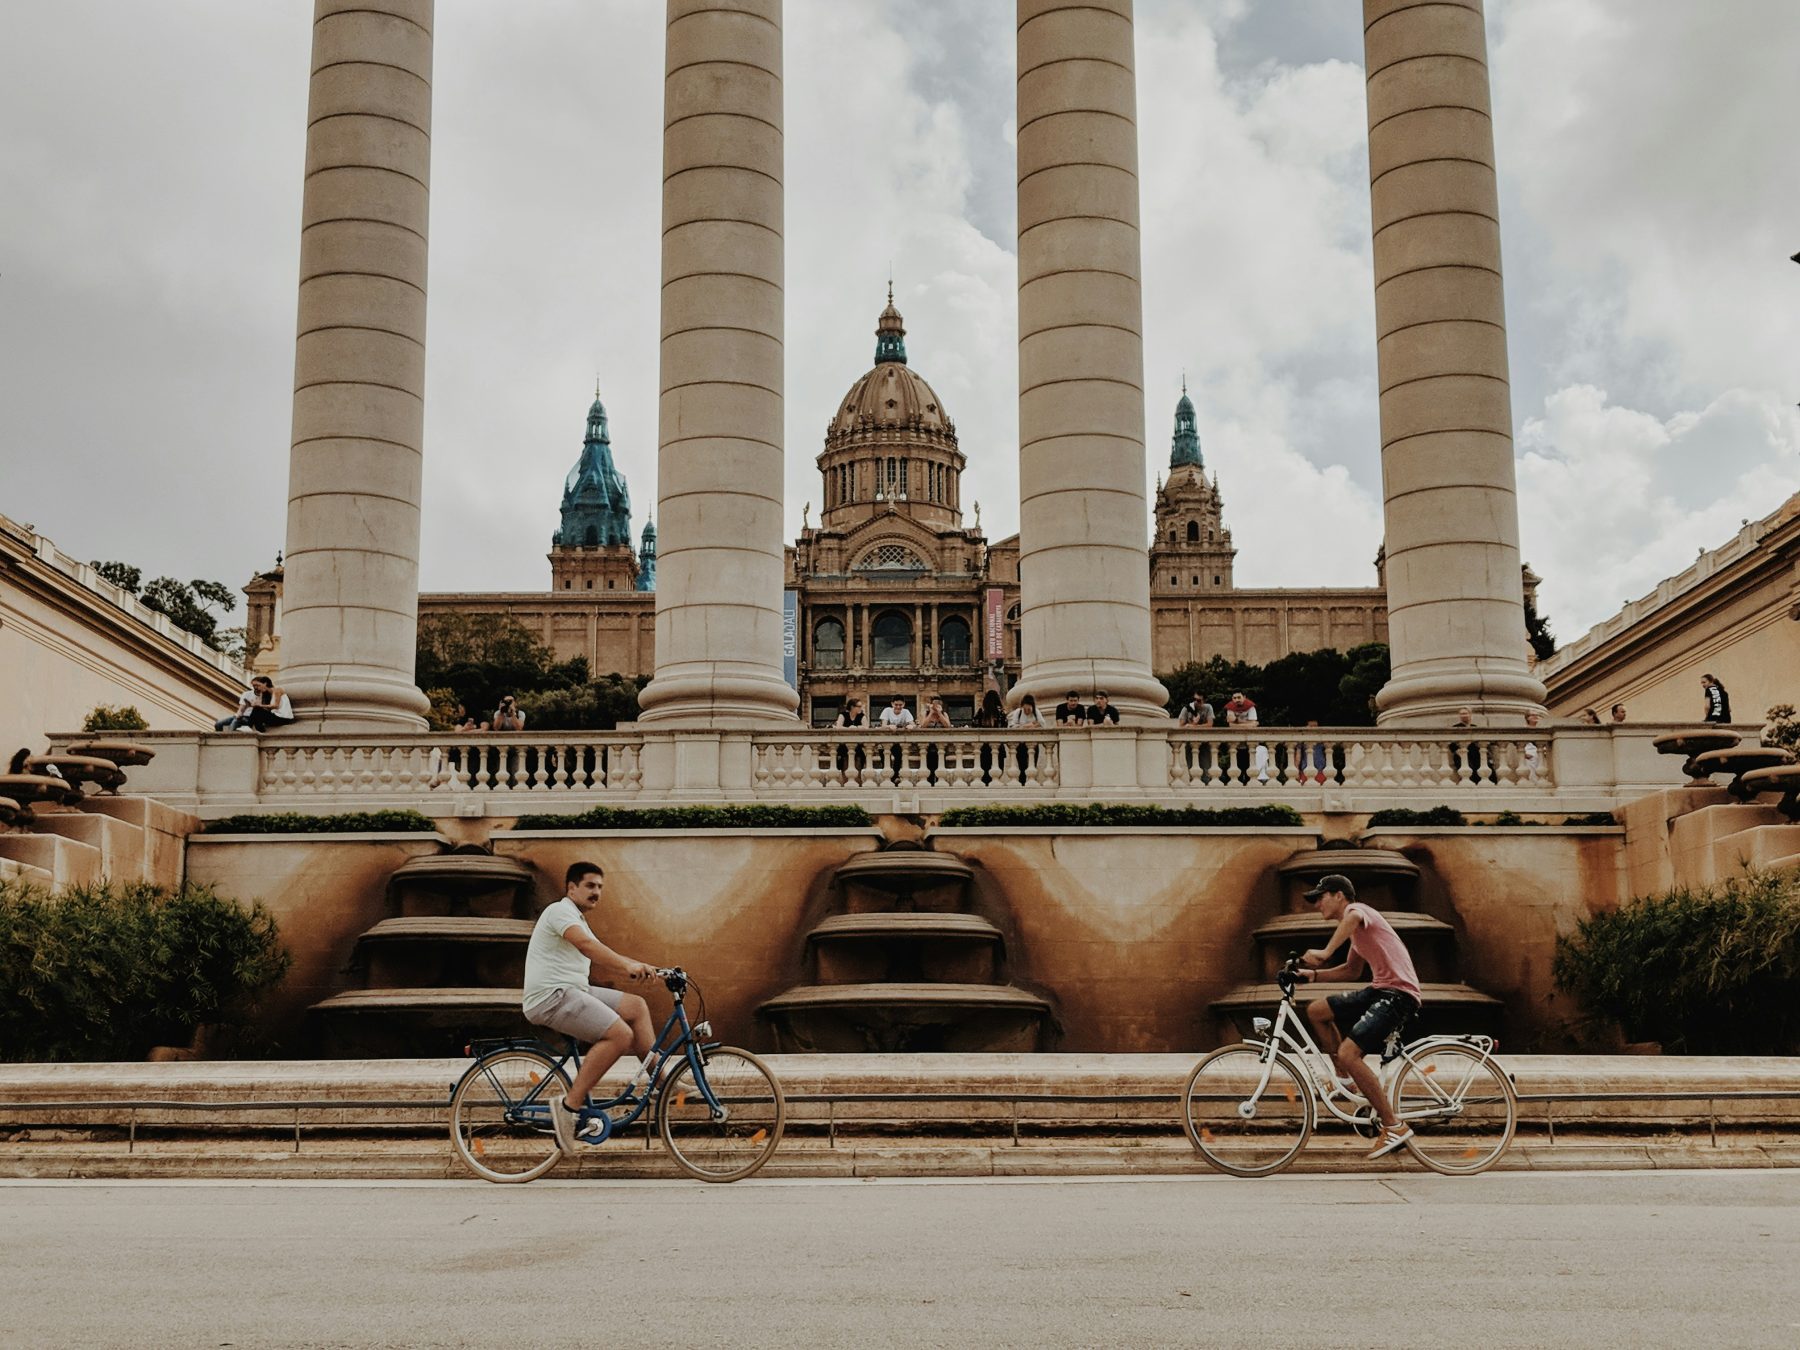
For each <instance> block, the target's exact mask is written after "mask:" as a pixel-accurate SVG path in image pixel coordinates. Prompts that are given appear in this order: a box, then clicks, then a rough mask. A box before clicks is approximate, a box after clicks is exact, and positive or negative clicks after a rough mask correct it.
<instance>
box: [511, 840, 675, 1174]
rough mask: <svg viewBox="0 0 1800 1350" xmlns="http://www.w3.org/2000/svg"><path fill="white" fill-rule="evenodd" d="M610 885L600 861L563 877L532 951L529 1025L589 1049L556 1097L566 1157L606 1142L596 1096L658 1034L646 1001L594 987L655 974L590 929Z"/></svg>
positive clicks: (553, 1108) (554, 1118) (528, 955)
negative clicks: (587, 1143)
mask: <svg viewBox="0 0 1800 1350" xmlns="http://www.w3.org/2000/svg"><path fill="white" fill-rule="evenodd" d="M605 887H606V873H605V872H604V871H603V870H601V867H600V864H599V863H591V862H578V863H571V864H570V866H569V870H568V871H567V872H565V873H564V874H563V897H562V899H560V900H557V901H554V902H552V903H551V904H550V905H549V906H547V907H546V908H545V910H544V912H543V913H542V914H540V915H538V921H537V926H536V927H535V928H533V929H532V930H531V941H530V943H529V944H527V946H526V948H525V996H524V999H523V1006H524V1010H525V1020H526V1021H527V1022H532V1023H535V1024H536V1025H538V1026H540V1027H549V1028H550V1029H551V1030H552V1031H560V1032H562V1033H563V1034H564V1035H565V1036H572V1037H573V1038H574V1039H575V1040H577V1041H578V1042H580V1043H581V1044H582V1045H583V1046H584V1047H585V1051H584V1053H583V1054H582V1057H581V1065H580V1067H579V1068H578V1069H576V1071H575V1081H574V1082H573V1083H571V1084H570V1085H569V1091H568V1095H567V1096H563V1097H557V1096H555V1095H552V1096H551V1099H550V1123H551V1125H552V1127H553V1128H554V1129H555V1131H556V1143H557V1146H558V1147H559V1148H561V1149H562V1151H563V1152H564V1153H573V1152H574V1151H575V1144H576V1142H577V1141H578V1140H583V1139H594V1138H598V1137H599V1136H600V1135H601V1133H602V1132H603V1131H604V1130H605V1128H606V1127H605V1125H604V1123H603V1122H601V1121H600V1120H599V1119H598V1118H597V1117H596V1116H594V1115H593V1114H592V1113H591V1112H590V1110H589V1107H588V1097H589V1095H590V1094H591V1093H592V1092H593V1090H594V1087H595V1085H596V1084H597V1083H599V1081H600V1080H601V1079H602V1078H603V1077H605V1075H606V1071H607V1070H608V1069H610V1068H612V1066H613V1065H615V1064H617V1063H618V1062H619V1057H620V1056H621V1055H623V1054H624V1053H625V1052H626V1051H627V1050H630V1051H632V1052H633V1053H634V1054H636V1055H637V1057H638V1058H639V1059H642V1058H644V1056H646V1055H648V1054H649V1053H650V1047H651V1045H652V1044H653V1043H654V1041H655V1036H656V1032H655V1028H654V1027H653V1026H652V1025H651V1023H650V1005H649V1004H648V1003H646V1002H644V1000H643V999H641V998H639V997H638V996H637V995H636V994H627V993H622V992H621V991H619V990H617V989H607V988H603V987H602V986H600V985H597V984H591V983H589V981H590V979H592V978H594V977H596V976H597V977H599V978H603V979H604V978H610V979H619V978H624V979H627V980H645V979H648V978H649V977H650V975H651V974H652V973H653V970H652V967H651V966H649V965H647V964H646V963H645V962H643V961H634V960H632V959H631V958H630V957H629V956H621V955H619V953H617V952H615V951H614V950H613V949H612V948H611V947H608V946H607V945H606V944H605V943H603V942H601V941H600V939H599V938H597V937H595V936H594V930H593V929H592V928H590V927H589V926H588V921H587V916H588V915H589V914H591V913H593V911H594V907H595V906H596V905H598V904H599V903H600V893H601V891H602V890H604V889H605Z"/></svg>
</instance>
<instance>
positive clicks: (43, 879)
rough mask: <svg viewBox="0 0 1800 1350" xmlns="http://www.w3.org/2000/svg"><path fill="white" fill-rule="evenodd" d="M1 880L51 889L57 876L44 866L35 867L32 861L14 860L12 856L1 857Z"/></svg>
mask: <svg viewBox="0 0 1800 1350" xmlns="http://www.w3.org/2000/svg"><path fill="white" fill-rule="evenodd" d="M0 881H13V882H17V883H18V884H20V885H22V886H39V887H42V888H43V889H44V890H49V889H51V887H53V886H54V885H55V884H56V880H55V878H54V877H52V876H51V875H50V873H48V872H46V871H45V870H44V869H43V868H41V867H33V866H32V865H31V864H30V863H22V862H14V861H13V860H12V859H11V858H0Z"/></svg>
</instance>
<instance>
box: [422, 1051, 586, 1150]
mask: <svg viewBox="0 0 1800 1350" xmlns="http://www.w3.org/2000/svg"><path fill="white" fill-rule="evenodd" d="M568 1091H569V1076H568V1075H567V1074H565V1073H564V1072H563V1071H562V1070H561V1069H559V1068H558V1067H557V1066H556V1061H555V1060H553V1059H551V1058H549V1057H548V1056H547V1055H542V1054H539V1053H538V1052H537V1051H535V1050H502V1051H500V1052H499V1053H498V1054H493V1055H488V1056H486V1057H485V1058H483V1059H481V1060H478V1061H477V1062H476V1063H475V1064H474V1065H472V1066H471V1067H470V1069H469V1071H468V1072H467V1073H465V1074H464V1075H463V1076H462V1081H461V1082H460V1083H458V1084H457V1085H456V1091H455V1092H453V1093H452V1094H451V1096H450V1142H451V1143H452V1144H454V1145H455V1146H456V1156H457V1157H459V1158H461V1159H462V1161H463V1166H465V1167H467V1168H468V1169H469V1170H470V1171H471V1172H473V1173H474V1174H475V1175H476V1176H478V1177H480V1178H481V1179H482V1180H483V1181H499V1182H519V1181H531V1180H534V1179H535V1178H537V1177H541V1176H543V1175H544V1173H546V1172H548V1171H549V1170H550V1169H551V1168H552V1167H555V1166H556V1163H557V1160H558V1159H559V1158H560V1157H561V1156H562V1151H561V1150H560V1149H559V1148H558V1147H557V1145H556V1133H555V1130H554V1129H553V1127H552V1126H551V1124H550V1099H551V1097H552V1096H553V1095H554V1096H557V1097H561V1096H564V1095H566V1094H567V1093H568Z"/></svg>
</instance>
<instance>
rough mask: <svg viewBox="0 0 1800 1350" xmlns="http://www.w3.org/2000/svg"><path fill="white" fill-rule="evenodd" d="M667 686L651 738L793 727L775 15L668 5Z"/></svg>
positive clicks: (663, 537) (659, 634)
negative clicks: (787, 633)
mask: <svg viewBox="0 0 1800 1350" xmlns="http://www.w3.org/2000/svg"><path fill="white" fill-rule="evenodd" d="M667 37H668V48H667V62H666V66H665V72H664V78H663V249H662V282H663V285H662V408H661V428H660V436H659V456H658V473H657V505H658V510H657V522H658V527H659V529H660V531H661V533H660V536H659V540H658V543H659V545H660V548H659V553H658V559H657V578H656V675H655V678H654V679H653V680H652V681H651V682H650V685H649V687H648V688H646V689H645V690H644V694H643V697H642V699H641V700H640V701H639V702H640V706H641V707H642V709H643V712H642V720H643V721H646V722H677V723H679V722H695V723H704V724H705V725H708V726H720V725H725V724H730V723H734V722H736V723H741V722H767V721H790V720H792V718H793V717H794V712H795V709H796V707H797V706H798V699H797V697H796V695H795V693H794V691H793V690H792V689H790V688H789V687H788V684H787V681H786V680H785V679H783V678H782V658H781V617H782V616H781V588H782V539H781V529H782V520H781V499H782V481H781V479H782V426H781V418H782V131H781V125H782V123H781V117H782V111H781V109H782V87H781V0H669V7H668V32H667Z"/></svg>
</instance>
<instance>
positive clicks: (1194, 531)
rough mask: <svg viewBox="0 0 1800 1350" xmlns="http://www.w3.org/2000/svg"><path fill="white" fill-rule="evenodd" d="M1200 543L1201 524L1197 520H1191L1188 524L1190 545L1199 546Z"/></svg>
mask: <svg viewBox="0 0 1800 1350" xmlns="http://www.w3.org/2000/svg"><path fill="white" fill-rule="evenodd" d="M1199 542H1200V522H1199V521H1197V520H1190V521H1189V522H1188V543H1190V544H1197V543H1199Z"/></svg>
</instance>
